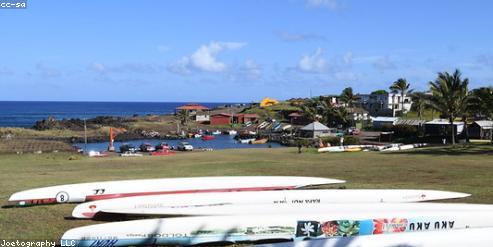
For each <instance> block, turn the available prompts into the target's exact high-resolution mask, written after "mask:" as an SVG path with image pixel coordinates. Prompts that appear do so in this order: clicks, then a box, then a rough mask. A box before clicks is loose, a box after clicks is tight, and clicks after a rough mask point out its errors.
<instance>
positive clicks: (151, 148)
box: [140, 143, 156, 152]
mask: <svg viewBox="0 0 493 247" xmlns="http://www.w3.org/2000/svg"><path fill="white" fill-rule="evenodd" d="M140 151H142V152H154V151H156V148H154V146H152V145H151V144H149V143H142V144H141V145H140Z"/></svg>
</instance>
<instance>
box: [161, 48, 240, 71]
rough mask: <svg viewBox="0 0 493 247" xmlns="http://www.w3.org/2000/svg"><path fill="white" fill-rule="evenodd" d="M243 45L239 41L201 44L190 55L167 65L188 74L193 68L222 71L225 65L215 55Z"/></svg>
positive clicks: (171, 68) (172, 69) (170, 69)
mask: <svg viewBox="0 0 493 247" xmlns="http://www.w3.org/2000/svg"><path fill="white" fill-rule="evenodd" d="M243 46H245V43H239V42H210V43H209V44H207V45H202V46H200V47H199V49H197V50H196V51H195V52H194V53H192V54H191V55H190V56H185V57H182V58H181V59H180V60H178V61H176V62H174V63H171V64H169V65H168V70H169V71H171V72H174V73H179V74H190V73H191V72H192V71H194V70H198V71H203V72H223V71H225V70H226V68H227V65H226V64H225V63H224V62H221V61H219V60H218V59H217V55H218V54H219V53H220V52H222V51H225V50H236V49H240V48H242V47H243Z"/></svg>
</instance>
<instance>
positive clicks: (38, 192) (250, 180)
mask: <svg viewBox="0 0 493 247" xmlns="http://www.w3.org/2000/svg"><path fill="white" fill-rule="evenodd" d="M344 182H345V181H343V180H338V179H329V178H317V177H292V176H229V177H191V178H164V179H141V180H123V181H108V182H93V183H81V184H69V185H58V186H52V187H44V188H37V189H30V190H25V191H21V192H17V193H14V194H13V195H12V196H10V198H9V202H11V203H15V204H17V205H33V204H50V203H67V202H85V201H95V200H102V199H110V198H119V197H129V196H142V195H159V194H178V193H199V192H229V191H259V190H277V189H294V188H300V187H303V186H309V185H317V184H334V183H344Z"/></svg>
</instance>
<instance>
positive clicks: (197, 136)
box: [193, 134, 202, 138]
mask: <svg viewBox="0 0 493 247" xmlns="http://www.w3.org/2000/svg"><path fill="white" fill-rule="evenodd" d="M193 137H194V138H200V137H202V135H201V134H195V135H193Z"/></svg>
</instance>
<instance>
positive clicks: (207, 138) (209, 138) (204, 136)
mask: <svg viewBox="0 0 493 247" xmlns="http://www.w3.org/2000/svg"><path fill="white" fill-rule="evenodd" d="M214 139H216V137H215V136H213V135H203V136H202V140H203V141H210V140H214Z"/></svg>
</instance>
